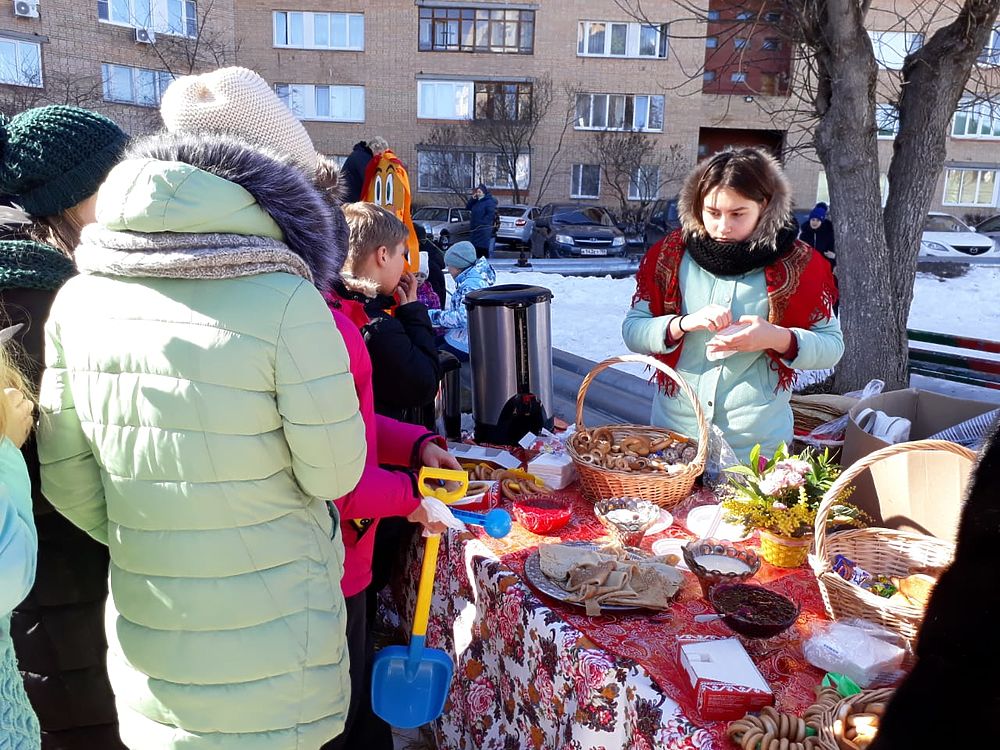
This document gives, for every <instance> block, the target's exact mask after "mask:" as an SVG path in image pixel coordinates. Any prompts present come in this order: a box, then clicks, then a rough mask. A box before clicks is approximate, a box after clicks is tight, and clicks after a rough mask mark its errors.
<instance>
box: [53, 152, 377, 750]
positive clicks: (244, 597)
mask: <svg viewBox="0 0 1000 750" xmlns="http://www.w3.org/2000/svg"><path fill="white" fill-rule="evenodd" d="M329 231H330V216H329V209H328V207H327V206H326V205H325V204H324V203H323V200H322V199H321V198H320V197H319V194H318V193H317V192H316V191H315V189H314V188H313V187H312V185H311V184H310V183H309V182H308V181H307V180H306V178H305V177H304V176H303V175H302V174H301V173H300V172H298V171H297V170H296V169H294V168H293V167H288V166H285V165H283V164H281V163H279V162H276V161H273V160H271V159H269V158H268V157H266V156H265V155H263V154H261V153H260V152H257V151H253V150H251V149H249V148H247V147H245V146H244V145H242V144H241V143H240V142H238V141H235V140H230V139H227V138H224V137H219V136H200V137H199V136H158V137H154V138H150V139H145V140H142V141H139V142H138V143H136V144H133V146H132V147H131V148H130V151H129V153H128V154H127V155H126V159H125V160H124V161H123V162H122V163H121V164H119V165H118V166H117V167H115V169H114V170H112V172H111V173H110V174H109V175H108V178H107V181H106V182H105V183H104V185H103V186H102V187H101V190H100V192H99V194H98V202H97V223H96V224H92V225H89V226H88V227H86V228H85V229H84V232H83V236H82V241H81V245H80V247H79V248H77V251H76V260H77V265H78V267H79V269H80V272H81V275H80V276H78V277H76V278H75V279H72V280H71V281H70V282H68V283H67V284H66V285H65V286H64V287H63V288H62V290H60V292H59V294H58V295H57V297H56V300H55V303H54V304H53V307H52V314H51V316H50V318H49V322H48V324H47V326H46V362H47V365H48V369H47V370H46V371H45V374H44V376H43V380H42V389H41V395H40V408H41V411H42V420H41V428H40V433H39V457H40V460H41V464H42V490H43V492H44V493H45V495H46V497H47V498H48V499H49V500H50V501H51V502H52V504H53V505H54V506H55V507H56V508H57V509H58V510H59V511H60V512H61V513H64V514H65V515H66V516H67V517H68V518H69V519H70V520H71V521H73V522H74V523H75V524H77V525H78V526H80V527H81V528H82V529H84V530H86V531H87V532H88V533H90V534H91V535H92V536H93V537H94V538H96V539H99V540H101V541H103V542H105V543H107V544H109V546H110V551H111V599H110V600H109V602H108V615H107V623H108V645H109V654H108V671H109V674H110V676H111V682H112V685H113V687H114V689H115V695H116V697H117V700H118V707H119V721H120V724H121V736H122V739H123V740H124V742H125V744H126V745H127V746H128V747H130V748H133V749H134V750H168V749H169V750H174V749H176V750H181V748H183V749H184V750H189V749H193V750H199V749H200V748H205V749H208V748H211V749H212V750H230V749H231V748H232V749H236V748H239V750H265V749H266V750H314V748H317V747H319V746H320V745H322V744H323V743H324V742H325V741H327V740H329V739H330V738H332V737H334V736H336V735H338V734H340V732H341V731H342V729H343V726H344V718H345V713H346V710H347V706H348V700H349V695H348V664H347V655H346V654H347V651H346V646H345V612H344V599H343V594H342V592H341V588H340V580H341V577H342V574H343V545H342V543H341V538H340V529H339V518H338V516H337V512H336V509H335V508H334V507H333V504H332V502H329V500H330V499H332V498H337V497H340V496H342V495H345V494H347V493H348V492H350V491H351V490H352V489H353V488H354V486H355V485H356V484H357V481H358V478H359V477H360V475H361V471H362V468H363V466H364V461H365V454H366V443H365V438H364V423H363V421H362V418H361V415H360V413H359V411H358V400H357V396H356V395H355V392H354V386H353V382H352V379H351V376H350V372H349V369H348V364H349V363H348V356H347V351H346V348H345V346H344V342H343V339H342V338H341V336H340V335H339V333H338V332H337V330H336V328H335V327H334V326H332V325H331V324H330V313H329V310H328V309H327V307H326V305H325V304H324V302H323V298H322V297H321V296H320V294H319V292H317V291H316V288H315V287H314V286H313V283H312V282H313V280H317V281H318V283H324V284H325V283H327V282H328V276H329V274H330V262H329V259H328V258H327V257H326V256H325V255H324V253H325V252H326V249H325V246H326V243H327V239H328V236H329Z"/></svg>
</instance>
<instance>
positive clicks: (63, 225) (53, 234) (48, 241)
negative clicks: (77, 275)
mask: <svg viewBox="0 0 1000 750" xmlns="http://www.w3.org/2000/svg"><path fill="white" fill-rule="evenodd" d="M75 208H76V206H72V207H70V208H67V209H66V210H65V211H62V212H60V213H58V214H56V215H55V216H33V217H32V223H31V228H30V229H29V230H28V233H29V234H30V235H31V238H32V239H33V240H35V241H36V242H41V243H43V244H45V245H51V246H52V247H54V248H56V249H57V250H58V251H59V252H61V253H62V254H63V255H65V256H67V257H68V258H72V257H73V251H74V250H76V246H77V245H79V244H80V232H81V231H82V230H83V222H81V221H80V219H79V218H78V216H77V214H76V212H75V210H74V209H75Z"/></svg>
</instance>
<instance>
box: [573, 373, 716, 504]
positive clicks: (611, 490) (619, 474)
mask: <svg viewBox="0 0 1000 750" xmlns="http://www.w3.org/2000/svg"><path fill="white" fill-rule="evenodd" d="M625 362H637V363H639V364H642V365H649V366H650V367H653V368H655V369H657V370H659V371H660V372H663V373H665V374H666V375H669V376H670V377H671V378H673V379H674V381H676V382H677V384H678V386H679V387H680V389H681V391H683V392H684V395H685V396H686V397H687V398H688V400H689V401H690V402H691V405H692V406H693V407H694V415H695V418H696V419H697V420H698V440H697V446H698V452H697V454H696V455H695V457H694V460H692V461H691V463H689V464H687V465H686V466H685V467H684V468H683V469H682V470H681V471H679V472H675V473H673V474H663V473H661V472H634V471H624V470H620V469H605V468H604V467H603V466H594V465H593V464H591V463H588V462H586V461H584V460H583V459H582V458H581V457H580V454H579V453H577V451H576V449H575V448H574V447H573V445H572V441H570V443H569V445H568V446H567V448H568V451H569V455H570V457H571V458H572V459H573V463H574V464H575V465H576V470H577V473H578V474H579V475H580V488H581V491H582V492H583V496H584V497H585V498H587V499H588V500H590V501H591V502H597V501H598V500H602V499H605V498H611V497H638V498H641V499H643V500H649V501H650V502H653V503H656V504H657V505H659V506H660V507H662V508H672V507H673V506H675V505H677V503H679V502H680V501H681V500H683V499H684V498H686V497H687V496H688V495H690V494H691V488H692V487H693V486H694V480H695V479H697V478H698V477H699V476H701V473H702V472H703V471H704V470H705V458H706V456H707V455H708V423H707V422H706V421H705V414H704V412H703V411H702V409H701V404H700V403H698V397H697V396H696V395H695V393H694V391H692V390H691V386H689V385H688V384H687V383H685V382H684V380H683V378H681V376H680V375H678V374H677V373H676V372H674V371H673V370H672V369H671V368H670V367H668V366H667V365H665V364H663V363H662V362H660V361H659V360H657V359H654V358H653V357H647V356H645V355H642V354H626V355H623V356H620V357H611V358H610V359H606V360H604V361H603V362H600V363H598V364H597V365H596V366H595V367H594V369H593V370H591V371H590V372H589V373H587V376H586V377H585V378H584V379H583V382H582V383H581V384H580V391H579V392H578V393H577V396H576V429H577V430H578V431H579V430H585V429H586V427H585V426H584V424H583V402H584V399H585V398H586V397H587V390H588V389H589V388H590V384H591V383H592V382H593V380H594V378H596V377H597V376H598V375H599V374H600V373H601V372H603V371H604V370H606V369H608V368H609V367H611V366H612V365H617V364H620V363H625ZM604 426H605V427H607V428H608V429H610V430H611V432H612V434H613V435H614V438H615V440H621V439H622V438H626V437H633V436H636V437H644V438H650V439H653V440H657V439H662V438H664V437H671V438H673V439H675V440H679V441H686V442H689V443H690V442H694V441H693V440H691V438H689V437H687V436H685V435H678V434H677V433H675V432H671V431H670V430H665V429H662V428H659V427H644V426H640V425H633V424H611V425H604Z"/></svg>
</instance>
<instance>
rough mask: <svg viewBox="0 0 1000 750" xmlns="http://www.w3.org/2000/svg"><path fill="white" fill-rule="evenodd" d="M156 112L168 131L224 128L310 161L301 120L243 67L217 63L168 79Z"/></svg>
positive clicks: (311, 164)
mask: <svg viewBox="0 0 1000 750" xmlns="http://www.w3.org/2000/svg"><path fill="white" fill-rule="evenodd" d="M160 116H161V117H162V118H163V124H164V125H166V127H167V130H169V131H171V132H173V133H225V134H228V135H235V136H239V137H240V138H242V139H243V140H245V141H248V142H249V143H252V144H254V145H257V146H263V147H265V148H268V149H270V150H272V151H275V152H277V153H279V154H281V155H287V156H290V157H292V158H293V159H294V160H295V161H296V163H298V164H299V165H301V166H302V167H303V168H304V169H307V170H309V171H310V172H312V170H313V169H314V168H315V166H316V148H315V147H314V146H313V142H312V140H311V139H310V138H309V134H308V133H307V132H306V129H305V128H304V127H302V123H301V122H299V120H298V118H297V117H296V116H295V115H293V114H292V112H291V110H289V109H288V107H286V106H285V105H284V103H283V102H282V101H281V99H279V98H278V95H277V94H275V93H274V91H273V90H272V89H271V87H270V86H269V85H268V83H267V81H265V80H264V79H263V78H261V77H260V76H259V75H258V74H257V73H255V72H254V71H252V70H248V69H247V68H239V67H231V68H219V69H218V70H213V71H211V72H210V73H202V74H201V75H191V76H183V77H182V78H178V79H177V80H176V81H174V82H173V83H171V84H170V86H169V87H168V88H167V90H166V92H165V93H164V94H163V100H162V102H161V103H160Z"/></svg>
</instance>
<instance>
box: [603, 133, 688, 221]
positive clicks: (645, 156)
mask: <svg viewBox="0 0 1000 750" xmlns="http://www.w3.org/2000/svg"><path fill="white" fill-rule="evenodd" d="M658 142H659V141H658V140H657V139H656V138H654V137H652V136H650V135H648V134H647V133H643V132H641V131H635V130H633V131H614V130H598V131H595V132H593V133H591V134H589V137H588V139H587V141H586V142H585V144H584V150H585V151H586V153H587V156H588V161H589V163H590V164H595V165H597V166H598V167H600V174H601V186H602V188H605V189H607V190H609V191H610V192H611V194H612V195H613V196H614V197H615V200H617V201H618V220H619V222H620V223H622V224H623V225H624V226H625V227H626V228H627V229H626V231H628V232H629V233H636V232H638V230H639V228H641V226H642V223H643V221H644V220H645V219H646V216H647V214H648V213H649V209H650V207H651V206H652V204H653V202H654V201H655V200H656V199H657V198H659V197H660V196H661V195H662V194H664V192H665V191H666V190H667V188H668V187H669V186H672V185H674V184H677V183H679V182H680V180H681V179H682V178H683V176H684V172H685V170H686V169H687V166H688V161H687V158H686V157H685V155H684V149H683V148H682V147H681V146H680V145H678V144H672V145H669V146H667V147H666V148H665V149H661V148H657V144H658Z"/></svg>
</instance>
